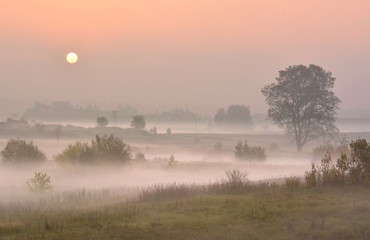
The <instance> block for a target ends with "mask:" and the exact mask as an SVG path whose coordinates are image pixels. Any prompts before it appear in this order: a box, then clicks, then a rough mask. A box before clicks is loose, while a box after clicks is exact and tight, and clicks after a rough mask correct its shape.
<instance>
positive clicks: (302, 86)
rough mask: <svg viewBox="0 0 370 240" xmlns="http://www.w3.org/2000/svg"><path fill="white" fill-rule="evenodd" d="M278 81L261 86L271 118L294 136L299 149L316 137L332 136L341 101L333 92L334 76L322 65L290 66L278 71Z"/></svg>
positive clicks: (334, 131) (335, 129)
mask: <svg viewBox="0 0 370 240" xmlns="http://www.w3.org/2000/svg"><path fill="white" fill-rule="evenodd" d="M276 80H277V83H272V84H270V85H267V86H265V87H264V88H263V89H262V94H263V95H264V96H265V97H266V103H267V105H268V106H269V109H268V117H269V118H270V119H272V120H273V121H274V123H275V124H276V125H277V126H279V127H282V128H285V129H286V133H287V134H288V135H289V136H292V137H293V138H294V139H295V142H296V146H297V150H298V151H301V150H302V147H303V146H304V145H305V144H306V143H308V142H310V141H312V140H315V139H317V138H320V137H324V136H329V137H333V135H334V134H335V133H337V132H338V129H337V128H336V126H335V125H334V123H335V115H336V111H337V110H338V108H339V103H340V102H341V101H340V99H339V98H337V97H336V96H335V94H334V92H333V91H332V88H333V87H334V82H335V78H334V77H332V73H331V72H327V71H325V70H323V69H322V68H321V67H320V66H317V65H312V64H311V65H309V66H308V67H306V66H304V65H295V66H289V67H288V68H287V69H285V70H282V71H279V77H277V78H276Z"/></svg>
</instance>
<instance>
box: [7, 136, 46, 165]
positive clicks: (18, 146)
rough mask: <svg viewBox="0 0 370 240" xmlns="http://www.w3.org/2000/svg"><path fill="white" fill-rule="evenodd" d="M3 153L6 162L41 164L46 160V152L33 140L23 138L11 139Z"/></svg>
mask: <svg viewBox="0 0 370 240" xmlns="http://www.w3.org/2000/svg"><path fill="white" fill-rule="evenodd" d="M1 155H2V160H3V163H5V164H40V163H43V162H45V160H46V156H45V154H44V153H43V152H41V151H40V150H39V149H38V147H37V146H36V145H34V144H33V142H32V141H31V142H26V141H25V140H22V139H10V140H9V141H8V143H7V144H6V146H5V148H4V150H3V151H1Z"/></svg>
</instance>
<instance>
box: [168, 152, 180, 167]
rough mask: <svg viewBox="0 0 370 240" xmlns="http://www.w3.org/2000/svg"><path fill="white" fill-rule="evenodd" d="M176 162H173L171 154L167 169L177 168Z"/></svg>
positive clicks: (173, 158)
mask: <svg viewBox="0 0 370 240" xmlns="http://www.w3.org/2000/svg"><path fill="white" fill-rule="evenodd" d="M177 163H178V162H177V161H176V160H175V157H174V156H173V154H172V155H171V156H170V159H169V160H168V166H169V167H175V166H177Z"/></svg>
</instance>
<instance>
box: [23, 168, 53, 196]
mask: <svg viewBox="0 0 370 240" xmlns="http://www.w3.org/2000/svg"><path fill="white" fill-rule="evenodd" d="M50 182H51V181H50V176H48V175H47V174H46V173H41V172H35V175H34V176H33V178H31V179H30V181H27V187H28V190H29V191H30V192H46V191H49V190H51V189H52V188H53V187H52V186H51V185H50Z"/></svg>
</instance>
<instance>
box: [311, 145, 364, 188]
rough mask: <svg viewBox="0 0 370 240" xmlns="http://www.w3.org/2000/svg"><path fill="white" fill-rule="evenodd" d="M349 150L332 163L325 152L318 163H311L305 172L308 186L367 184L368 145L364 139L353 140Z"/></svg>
mask: <svg viewBox="0 0 370 240" xmlns="http://www.w3.org/2000/svg"><path fill="white" fill-rule="evenodd" d="M350 148H351V152H350V156H349V157H348V156H347V154H346V153H342V154H341V156H340V157H339V158H338V159H337V161H336V162H335V163H334V162H333V161H332V159H331V156H330V154H329V153H328V154H326V155H325V157H324V158H323V159H322V160H321V163H320V165H317V166H315V164H312V169H311V171H308V172H306V183H307V185H308V186H309V187H314V186H317V185H319V184H322V185H343V184H355V183H356V184H369V183H370V145H369V143H368V142H367V141H366V140H365V139H359V140H357V141H353V142H351V144H350Z"/></svg>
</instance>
